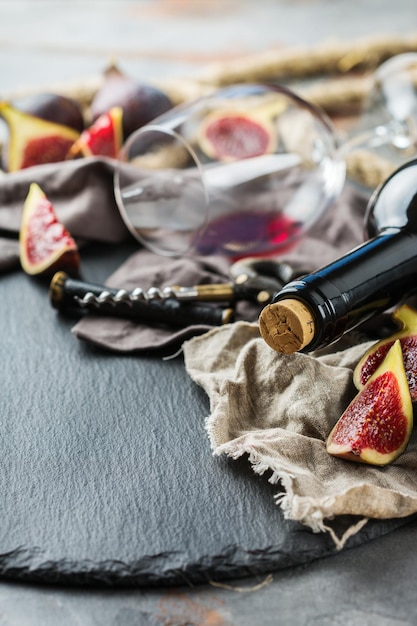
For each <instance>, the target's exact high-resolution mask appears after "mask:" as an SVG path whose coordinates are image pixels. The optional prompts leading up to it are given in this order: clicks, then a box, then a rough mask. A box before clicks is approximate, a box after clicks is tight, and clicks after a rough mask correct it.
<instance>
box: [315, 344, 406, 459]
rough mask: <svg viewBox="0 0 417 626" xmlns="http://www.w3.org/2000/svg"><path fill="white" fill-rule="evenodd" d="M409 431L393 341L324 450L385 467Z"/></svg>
mask: <svg viewBox="0 0 417 626" xmlns="http://www.w3.org/2000/svg"><path fill="white" fill-rule="evenodd" d="M412 428H413V404H412V401H411V396H410V391H409V389H408V383H407V377H406V375H405V369H404V365H403V357H402V351H401V343H400V340H399V339H397V340H396V341H395V342H394V344H393V345H392V347H391V348H390V349H389V351H388V353H387V355H386V357H385V359H384V360H383V361H382V363H381V364H380V365H379V367H378V368H377V370H376V371H375V372H374V373H373V374H372V376H371V377H370V378H369V380H368V381H367V383H366V385H365V386H364V388H363V389H362V390H361V391H359V392H358V394H357V395H356V396H355V398H354V399H353V400H352V402H351V403H350V404H349V406H348V407H347V409H346V410H345V411H344V412H343V414H342V416H341V417H340V418H339V420H338V421H337V423H336V425H335V426H334V428H333V429H332V431H331V433H330V435H329V437H328V439H327V442H326V449H327V452H328V453H329V454H330V455H332V456H335V457H340V458H343V459H347V460H349V461H356V462H359V463H367V464H369V465H387V464H388V463H392V462H393V461H394V460H395V459H396V458H398V457H399V456H400V454H402V453H403V452H404V450H405V448H406V447H407V444H408V441H409V439H410V435H411V431H412Z"/></svg>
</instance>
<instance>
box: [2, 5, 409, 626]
mask: <svg viewBox="0 0 417 626" xmlns="http://www.w3.org/2000/svg"><path fill="white" fill-rule="evenodd" d="M416 28H417V9H416V5H415V0H396V2H392V0H356V1H350V2H348V1H345V0H333V1H332V0H296V1H292V2H291V1H289V0H287V1H279V0H275V1H274V0H258V1H257V2H253V1H250V0H246V1H244V0H242V1H239V0H234V1H233V0H229V1H224V2H221V1H220V0H201V1H200V0H188V1H187V0H182V1H180V0H148V1H136V2H133V1H132V2H126V1H124V0H122V1H119V0H113V1H96V2H95V1H91V0H90V1H88V0H87V1H72V2H69V1H68V0H49V1H48V0H26V1H20V0H1V1H0V97H1V96H2V95H3V94H4V93H7V92H9V91H11V90H17V89H26V88H27V87H30V86H36V85H39V84H48V83H55V82H65V81H67V80H78V79H80V78H81V79H82V78H88V77H90V76H95V75H97V73H98V72H100V71H101V70H102V69H103V67H104V66H105V65H106V64H107V62H108V60H109V59H110V58H117V59H118V60H119V61H120V62H121V63H122V64H123V66H124V67H126V69H127V70H129V71H130V72H132V73H134V74H135V75H136V76H141V77H144V78H146V77H164V76H175V75H183V74H187V75H190V74H193V73H198V70H199V68H200V67H201V66H202V65H203V64H205V63H206V62H208V61H211V60H220V59H226V58H230V57H233V56H235V55H237V54H245V53H248V52H254V51H257V50H263V49H266V48H268V47H272V46H280V45H304V44H310V43H317V42H319V41H325V40H331V39H337V38H339V39H340V38H343V39H347V40H353V39H357V38H360V37H363V36H368V35H377V34H378V35H383V34H393V33H411V32H413V31H415V30H416ZM1 289H2V288H1V286H0V297H3V296H2V292H1ZM1 358H2V366H3V367H5V366H6V362H7V359H8V358H10V357H9V356H8V355H6V354H5V353H3V355H2V357H1ZM0 510H1V507H0ZM416 540H417V527H416V524H415V523H410V524H407V525H406V526H404V527H402V528H400V529H397V530H395V531H394V532H392V533H390V534H388V535H387V536H385V537H382V538H379V539H376V540H374V541H372V542H371V543H369V544H366V545H363V546H359V547H356V548H352V549H348V550H345V551H343V552H342V553H340V554H337V555H333V556H331V557H328V558H324V559H320V560H317V561H315V562H313V563H311V564H309V565H308V566H305V567H296V568H288V569H285V570H283V571H280V572H274V573H272V580H270V579H267V578H266V574H265V576H264V575H262V576H259V577H257V578H256V579H243V580H236V581H234V582H230V583H228V584H230V588H219V587H216V586H213V585H212V584H209V585H203V586H197V587H194V588H192V587H182V588H174V589H170V590H167V589H162V588H161V589H155V590H151V591H150V590H144V589H132V590H112V589H105V590H94V589H88V590H87V589H84V588H63V587H54V586H44V587H42V586H35V585H31V584H25V585H22V584H16V583H14V582H7V581H4V580H3V581H2V582H1V583H0V624H1V625H2V626H3V625H7V626H9V625H15V624H16V625H17V624H19V626H21V625H24V626H26V625H27V626H37V625H38V624H39V625H40V626H49V625H51V626H55V625H56V624H61V625H62V626H66V625H67V624H68V625H70V624H71V625H73V624H83V625H86V626H90V625H91V626H93V625H94V626H95V625H97V624H100V626H115V625H119V624H120V625H122V626H125V625H126V626H130V625H132V626H133V625H135V626H136V625H144V626H147V625H151V626H155V625H163V626H167V625H168V624H169V625H170V626H173V625H175V626H180V625H182V626H185V625H186V624H187V625H196V626H197V625H198V626H206V625H207V626H209V625H211V626H212V625H213V624H215V625H216V626H231V625H239V626H249V625H253V624H262V625H263V626H275V625H277V624H278V625H279V624H289V625H290V626H302V625H309V626H330V625H331V626H339V624H340V625H342V624H343V625H344V626H368V625H369V626H371V625H373V624H376V623H378V625H379V626H394V625H398V626H404V625H410V626H411V625H412V624H413V625H414V624H415V623H416V620H417V604H416V602H415V579H416V576H417V565H416V559H415V544H416ZM257 586H259V587H257Z"/></svg>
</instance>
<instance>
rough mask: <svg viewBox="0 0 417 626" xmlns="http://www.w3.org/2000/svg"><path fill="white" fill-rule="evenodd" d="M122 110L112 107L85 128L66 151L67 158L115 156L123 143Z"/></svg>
mask: <svg viewBox="0 0 417 626" xmlns="http://www.w3.org/2000/svg"><path fill="white" fill-rule="evenodd" d="M122 119H123V111H122V109H121V107H113V108H112V109H110V111H107V113H103V115H100V117H99V118H98V119H97V120H96V121H95V122H94V123H93V124H92V125H91V126H89V127H88V128H86V129H85V130H84V131H83V132H82V133H81V135H80V136H79V137H78V139H77V140H76V141H75V142H74V144H73V145H72V146H71V148H70V149H69V151H68V155H67V158H69V159H73V158H77V157H87V156H93V155H95V156H106V157H111V158H116V157H117V155H118V154H119V152H120V149H121V147H122V143H123V130H122Z"/></svg>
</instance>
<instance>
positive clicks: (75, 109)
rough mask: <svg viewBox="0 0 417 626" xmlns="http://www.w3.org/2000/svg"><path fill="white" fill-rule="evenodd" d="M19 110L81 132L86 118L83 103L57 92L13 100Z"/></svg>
mask: <svg viewBox="0 0 417 626" xmlns="http://www.w3.org/2000/svg"><path fill="white" fill-rule="evenodd" d="M12 104H13V106H14V107H16V109H19V111H23V112H24V113H29V114H30V115H33V116H34V117H39V118H41V119H42V120H46V121H47V122H55V123H56V124H62V126H68V127H69V128H73V129H74V130H76V131H77V132H79V133H81V132H82V131H83V130H84V128H85V120H84V116H83V112H82V108H81V105H80V104H79V103H78V102H77V101H76V100H74V99H72V98H69V97H67V96H62V95H59V94H55V93H39V94H33V95H30V96H25V97H24V98H19V99H18V100H14V101H13V102H12Z"/></svg>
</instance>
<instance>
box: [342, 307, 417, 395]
mask: <svg viewBox="0 0 417 626" xmlns="http://www.w3.org/2000/svg"><path fill="white" fill-rule="evenodd" d="M392 317H393V318H394V320H396V321H397V322H399V323H400V325H401V328H400V330H399V331H397V332H395V333H393V334H392V335H391V336H389V337H387V338H385V339H381V340H380V341H378V342H377V343H375V344H374V345H373V346H371V347H370V348H369V350H367V352H366V353H365V354H364V355H363V357H362V358H361V359H360V361H359V363H358V364H357V366H356V367H355V370H354V373H353V382H354V384H355V386H356V387H357V389H362V388H363V387H364V385H365V384H366V382H367V381H368V380H369V378H370V377H371V376H372V374H373V373H374V372H375V370H376V369H377V368H378V367H379V365H380V364H381V362H382V361H383V359H384V358H385V356H386V354H387V353H388V351H389V349H390V348H391V346H392V345H393V344H394V342H395V341H396V340H397V339H398V340H399V341H400V342H401V348H402V353H403V360H404V367H405V372H406V376H407V381H408V385H409V389H410V393H411V398H412V401H413V402H416V401H417V311H414V309H412V307H410V306H409V305H406V304H404V305H402V306H400V307H398V309H396V310H395V311H394V313H393V315H392Z"/></svg>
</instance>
